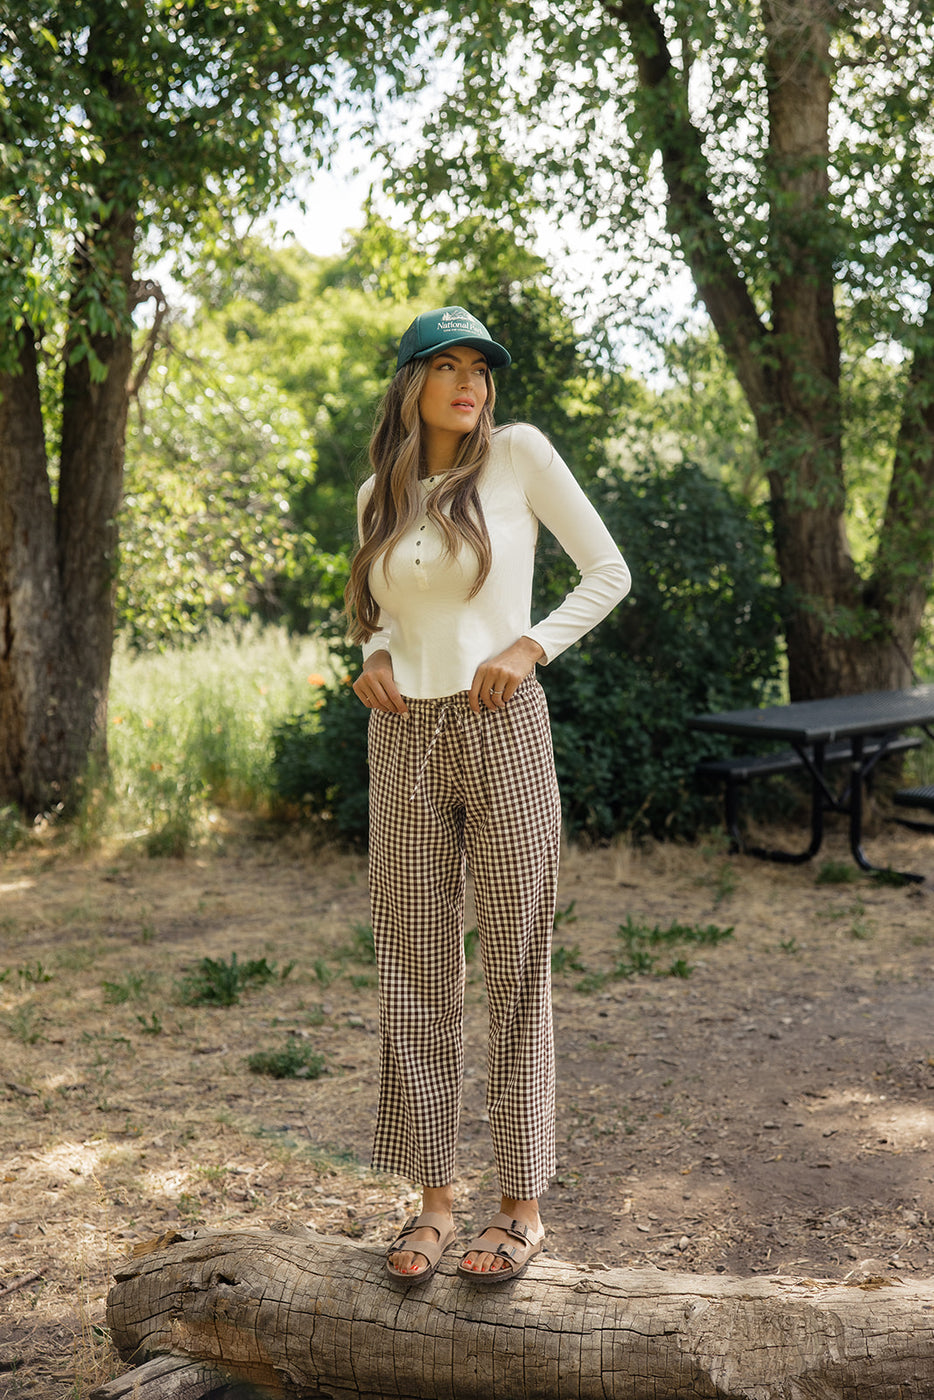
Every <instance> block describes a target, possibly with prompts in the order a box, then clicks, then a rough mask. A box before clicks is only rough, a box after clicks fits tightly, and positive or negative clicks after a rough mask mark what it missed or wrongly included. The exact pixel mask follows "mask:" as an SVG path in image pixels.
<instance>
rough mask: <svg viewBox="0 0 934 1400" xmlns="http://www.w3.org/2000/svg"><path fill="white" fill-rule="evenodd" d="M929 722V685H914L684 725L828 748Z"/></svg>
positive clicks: (932, 694)
mask: <svg viewBox="0 0 934 1400" xmlns="http://www.w3.org/2000/svg"><path fill="white" fill-rule="evenodd" d="M931 723H934V685H918V686H915V687H914V688H913V689H912V690H876V691H870V692H868V693H866V694H864V695H842V696H840V697H838V698H835V699H831V700H798V701H795V702H794V703H793V704H790V705H767V706H765V707H764V708H762V709H754V710H724V711H722V712H721V713H719V714H712V715H695V716H693V717H692V718H691V719H690V720H688V724H689V725H690V727H691V728H692V729H709V730H713V731H715V732H716V733H718V734H744V735H746V736H747V737H748V738H756V737H759V738H763V739H786V740H789V741H791V742H792V743H794V742H797V743H799V744H820V743H831V742H832V741H833V740H834V739H849V738H853V737H854V736H856V735H859V734H876V733H884V732H885V731H887V730H893V729H908V728H910V727H911V726H912V725H915V724H931Z"/></svg>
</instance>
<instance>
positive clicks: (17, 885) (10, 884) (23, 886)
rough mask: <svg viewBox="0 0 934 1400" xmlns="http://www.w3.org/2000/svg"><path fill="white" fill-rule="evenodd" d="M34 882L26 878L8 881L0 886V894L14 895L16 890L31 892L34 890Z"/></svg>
mask: <svg viewBox="0 0 934 1400" xmlns="http://www.w3.org/2000/svg"><path fill="white" fill-rule="evenodd" d="M35 884H36V882H35V880H30V879H28V878H27V877H26V876H24V877H23V879H22V880H8V881H6V883H5V884H2V885H0V894H14V893H15V892H16V891H17V890H31V889H34V888H35Z"/></svg>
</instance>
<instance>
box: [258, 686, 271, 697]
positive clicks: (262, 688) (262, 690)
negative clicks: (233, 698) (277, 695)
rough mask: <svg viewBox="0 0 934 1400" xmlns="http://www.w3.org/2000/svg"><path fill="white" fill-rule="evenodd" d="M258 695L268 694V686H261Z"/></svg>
mask: <svg viewBox="0 0 934 1400" xmlns="http://www.w3.org/2000/svg"><path fill="white" fill-rule="evenodd" d="M259 693H260V695H268V694H269V686H268V685H261V686H260V688H259Z"/></svg>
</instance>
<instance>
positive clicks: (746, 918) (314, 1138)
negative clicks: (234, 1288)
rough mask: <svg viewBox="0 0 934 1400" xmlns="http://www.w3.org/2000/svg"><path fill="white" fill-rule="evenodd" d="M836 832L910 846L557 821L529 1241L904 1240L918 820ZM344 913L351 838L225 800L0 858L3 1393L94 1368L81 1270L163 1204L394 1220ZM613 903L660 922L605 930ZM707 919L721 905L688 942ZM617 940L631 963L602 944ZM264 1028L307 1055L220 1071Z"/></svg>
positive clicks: (920, 1261)
mask: <svg viewBox="0 0 934 1400" xmlns="http://www.w3.org/2000/svg"><path fill="white" fill-rule="evenodd" d="M867 844H868V845H869V848H870V849H871V852H872V854H873V856H874V858H875V859H878V860H880V861H884V860H887V861H889V862H891V863H892V864H893V865H895V866H897V867H899V868H902V869H905V868H907V869H914V870H920V871H925V870H926V871H928V872H930V875H931V877H932V879H931V880H929V881H928V882H926V883H925V884H924V885H921V886H919V885H902V886H893V885H889V884H883V883H879V882H877V881H875V880H872V879H869V878H867V877H865V876H859V877H858V878H854V879H849V880H841V881H839V882H829V881H828V879H827V877H828V876H833V875H838V876H843V875H847V876H855V868H854V867H852V866H851V863H850V862H849V857H848V855H847V853H846V849H845V846H844V844H843V841H842V837H841V835H840V833H837V832H835V833H833V835H832V837H831V839H830V840H829V841H828V843H827V846H826V847H825V851H824V852H822V854H821V856H820V857H819V858H818V860H817V861H816V862H814V863H813V865H811V866H806V867H801V866H780V865H771V864H764V863H762V862H758V861H755V860H752V859H748V858H741V857H734V858H730V857H728V856H727V855H726V854H725V853H724V848H723V846H722V844H719V843H717V842H716V841H713V842H712V843H711V844H710V845H709V846H698V847H692V848H688V847H682V846H674V845H652V846H647V847H645V848H642V849H631V848H629V847H627V846H624V845H620V846H618V847H615V848H611V849H602V850H579V849H574V848H572V849H569V850H567V851H566V852H565V856H564V860H563V868H562V882H561V893H560V898H559V918H558V923H557V927H556V931H555V949H556V954H555V969H556V971H555V990H554V1003H555V1018H556V1032H557V1044H558V1071H559V1111H558V1149H559V1172H558V1177H557V1181H556V1182H555V1184H554V1186H553V1188H552V1189H551V1190H550V1191H549V1192H548V1194H547V1196H546V1197H545V1199H544V1201H543V1216H544V1219H545V1222H546V1224H547V1227H548V1232H549V1249H550V1251H551V1253H552V1254H553V1255H556V1256H558V1257H560V1258H563V1259H570V1260H576V1261H589V1262H591V1263H594V1264H596V1263H599V1262H600V1261H602V1262H603V1263H605V1264H607V1265H621V1266H622V1265H636V1266H654V1267H656V1268H660V1269H668V1270H673V1271H687V1272H704V1273H707V1272H714V1271H719V1272H726V1273H729V1274H735V1275H740V1276H748V1275H750V1274H755V1273H767V1274H776V1273H784V1274H786V1275H788V1274H793V1275H809V1276H811V1277H820V1278H842V1277H844V1276H845V1275H846V1274H848V1273H849V1272H850V1271H852V1270H854V1269H855V1270H861V1269H869V1270H871V1271H872V1272H873V1273H891V1274H897V1275H899V1276H902V1277H904V1276H905V1275H906V1274H911V1273H914V1274H918V1275H922V1276H928V1275H930V1274H931V1273H932V1271H934V1228H932V1226H934V1195H932V1182H934V1165H932V1159H931V1153H930V1146H931V1145H934V1015H932V1008H934V999H932V992H934V896H932V893H931V888H932V884H934V839H932V838H931V837H929V836H918V835H911V834H909V833H907V832H905V831H902V830H900V829H897V828H892V827H884V828H883V827H880V828H879V829H878V831H876V832H875V833H873V834H872V835H871V839H870V840H869V841H868V843H867ZM368 917H369V916H368V909H367V894H366V873H365V865H364V861H363V859H362V858H360V857H358V856H352V855H342V854H337V853H335V852H333V851H332V850H328V849H324V850H321V849H319V850H314V849H312V848H311V847H310V846H307V845H305V846H303V845H302V843H301V842H300V841H298V840H297V839H295V838H287V839H283V840H279V841H275V842H274V841H270V840H268V839H260V838H259V837H258V836H256V835H255V834H254V836H253V837H251V836H250V834H249V833H244V832H239V833H237V834H236V835H231V836H230V837H229V839H228V840H227V843H226V846H224V845H223V844H220V845H219V846H218V848H217V849H216V850H214V849H212V850H211V851H204V852H202V853H200V854H196V855H193V856H190V857H189V858H188V859H186V860H184V861H153V860H149V859H147V858H145V857H144V856H141V855H139V854H136V853H133V852H130V851H126V850H122V851H116V852H108V853H105V854H100V853H98V854H96V855H93V856H89V857H86V858H77V857H75V856H63V855H62V854H61V853H60V852H59V853H55V852H54V851H46V850H38V849H32V848H30V849H27V850H25V851H20V852H17V853H16V854H14V855H13V856H10V857H7V859H6V860H5V862H4V863H3V865H2V866H0V1143H2V1148H0V1396H2V1397H4V1400H6V1397H12V1396H16V1397H20V1396H23V1397H35V1398H37V1400H38V1397H41V1400H64V1397H66V1396H67V1397H82V1396H86V1395H87V1394H88V1393H89V1391H90V1389H92V1388H93V1386H94V1384H96V1383H98V1382H99V1381H100V1380H101V1379H102V1378H104V1377H106V1376H108V1375H112V1374H115V1373H116V1372H118V1371H119V1369H120V1363H119V1361H118V1360H117V1359H116V1358H115V1357H114V1356H113V1354H112V1353H111V1352H110V1349H109V1342H108V1338H107V1334H106V1330H105V1328H104V1325H103V1324H104V1300H105V1298H106V1293H107V1289H108V1286H109V1281H110V1275H111V1272H112V1270H113V1268H114V1266H115V1264H116V1263H117V1262H118V1261H119V1260H120V1259H121V1258H123V1257H124V1256H125V1255H126V1254H128V1253H129V1252H130V1251H131V1249H132V1248H133V1246H134V1244H135V1243H137V1242H139V1241H140V1240H144V1239H147V1238H150V1237H152V1236H155V1235H157V1234H161V1233H162V1232H164V1231H165V1230H166V1229H167V1228H168V1227H170V1226H171V1227H174V1228H176V1229H185V1228H193V1227H199V1226H203V1227H205V1228H210V1229H225V1230H226V1229H230V1230H236V1229H238V1228H240V1227H243V1226H245V1225H250V1226H270V1227H273V1226H276V1225H277V1224H281V1223H283V1222H286V1221H287V1222H294V1221H296V1220H298V1221H302V1222H305V1223H307V1224H309V1225H311V1226H313V1227H314V1228H316V1229H318V1230H321V1231H325V1232H328V1233H343V1234H346V1235H348V1236H351V1237H353V1238H356V1239H365V1240H368V1241H369V1240H374V1241H375V1240H385V1239H388V1238H389V1237H390V1236H391V1235H392V1233H393V1230H394V1227H395V1226H396V1224H397V1223H398V1222H400V1221H401V1220H402V1219H403V1217H404V1216H405V1215H406V1214H407V1213H408V1212H409V1211H410V1209H411V1208H412V1206H413V1205H414V1203H415V1195H414V1192H413V1190H412V1188H411V1186H410V1185H409V1184H408V1183H406V1182H401V1181H397V1180H395V1179H390V1178H386V1177H381V1176H378V1175H376V1174H374V1173H372V1172H371V1171H370V1170H369V1169H368V1167H367V1165H366V1163H367V1159H368V1151H369V1143H370V1136H371V1130H372V1125H373V1117H374V1109H375V1092H376V1090H375V1084H376V1057H377V1034H376V1028H377V1005H376V986H375V976H374V972H373V967H372V963H371V962H369V961H367V944H366V929H367V925H368ZM627 920H629V921H631V926H632V925H638V926H639V927H640V928H641V929H643V931H645V930H646V929H651V928H654V927H657V928H658V929H659V930H661V931H663V932H664V931H666V930H668V929H670V927H671V925H672V924H678V925H681V926H682V932H681V936H680V938H679V939H677V940H675V941H671V940H669V941H668V942H662V943H656V944H654V945H653V944H651V943H649V942H647V941H646V939H645V938H644V937H643V939H642V940H641V941H637V942H636V943H633V944H632V945H631V947H629V948H628V949H627V945H626V942H625V939H623V938H621V936H620V934H619V928H620V925H621V924H625V923H626V921H627ZM710 926H714V928H715V929H719V930H727V929H732V935H731V936H730V937H720V938H719V941H717V937H718V936H717V935H710V934H708V941H707V942H703V941H700V934H701V932H702V931H703V930H705V929H708V928H709V927H710ZM633 948H636V949H641V950H642V951H643V953H644V954H645V955H646V956H645V957H644V958H643V967H644V970H643V971H642V972H641V973H633V974H632V975H630V976H628V977H626V976H622V975H617V974H618V973H619V964H620V962H621V960H622V961H623V962H624V963H628V965H629V966H630V968H631V965H632V956H631V955H632V949H633ZM234 953H236V955H237V958H238V961H239V963H240V965H241V967H242V966H243V965H244V964H246V963H248V962H249V961H250V960H257V959H264V958H265V959H266V961H267V965H270V966H271V965H274V966H275V970H276V975H275V977H274V979H273V980H270V981H268V982H266V983H265V984H264V985H260V984H256V985H254V986H252V987H251V988H248V989H246V990H245V991H244V992H243V994H242V996H241V998H240V1001H239V1003H238V1004H236V1005H234V1006H231V1007H227V1008H225V1007H219V1006H210V1005H196V1006H190V1005H185V1004H184V1002H183V1000H182V992H181V984H182V981H183V979H184V978H185V976H186V975H190V974H191V973H192V972H193V971H194V970H195V969H196V968H197V965H198V963H199V961H200V960H201V959H202V958H205V957H210V958H214V959H216V960H218V961H219V962H223V963H225V964H227V965H229V964H230V960H231V958H232V955H233V954H234ZM652 958H654V959H655V961H654V964H651V965H650V959H652ZM293 963H294V966H291V968H290V965H291V964H293ZM673 966H674V968H675V971H676V973H680V974H682V975H670V973H671V969H672V967H673ZM289 968H290V970H289ZM469 969H470V973H469V982H468V995H467V1035H468V1071H467V1080H466V1087H465V1103H464V1114H463V1124H462V1134H461V1153H460V1167H459V1177H458V1181H457V1189H458V1210H459V1217H460V1223H461V1225H462V1230H463V1234H464V1236H465V1237H466V1235H467V1234H468V1232H470V1230H471V1229H472V1227H474V1226H478V1225H480V1224H481V1223H482V1221H483V1219H484V1217H485V1216H486V1215H487V1214H488V1212H490V1211H491V1209H494V1208H495V1198H496V1180H495V1175H494V1173H493V1171H492V1168H491V1160H490V1151H489V1144H488V1137H487V1129H486V1124H485V1121H484V1104H483V1064H484V1046H483V1042H484V1037H485V1012H484V1002H483V988H482V973H481V970H480V959H479V954H477V953H476V952H475V953H474V954H473V956H472V958H471V960H470V963H469ZM285 972H287V975H285V976H283V975H282V974H283V973H285ZM287 1045H291V1047H292V1048H293V1050H294V1049H295V1048H296V1047H302V1046H304V1047H307V1048H310V1049H313V1050H314V1051H317V1052H319V1053H320V1054H321V1055H322V1056H323V1057H324V1065H325V1070H326V1072H325V1073H324V1074H323V1075H322V1076H321V1077H319V1078H316V1079H309V1078H298V1079H295V1078H291V1079H274V1078H271V1077H269V1076H266V1075H260V1074H256V1073H251V1072H250V1070H249V1068H248V1066H247V1063H246V1057H247V1055H248V1054H250V1053H252V1052H254V1051H257V1050H263V1049H270V1050H282V1049H283V1048H284V1047H286V1046H287ZM867 1261H869V1262H868V1263H867ZM18 1284H22V1285H23V1286H20V1287H17V1285H18ZM4 1289H6V1290H10V1289H12V1291H7V1292H6V1293H4Z"/></svg>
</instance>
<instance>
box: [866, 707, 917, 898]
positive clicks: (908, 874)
mask: <svg viewBox="0 0 934 1400" xmlns="http://www.w3.org/2000/svg"><path fill="white" fill-rule="evenodd" d="M883 751H884V750H883ZM879 757H880V754H876V755H875V756H874V757H873V759H871V760H870V763H869V764H868V765H866V764H864V762H863V737H862V735H861V734H857V735H854V737H853V758H852V760H851V763H850V773H851V778H850V792H849V807H850V850H851V851H852V852H853V859H854V860H855V861H856V864H857V865H858V866H859V867H860V869H861V870H870V871H873V872H875V871H880V870H885V871H887V873H888V874H890V875H900V876H901V878H902V879H903V880H914V881H917V882H918V883H920V882H921V881H923V880H924V878H925V877H924V876H923V875H916V874H914V873H913V872H912V871H910V870H892V869H891V867H890V866H882V865H873V863H872V861H871V860H869V858H868V857H867V855H866V853H865V851H864V850H863V783H864V781H865V778H866V775H867V772H868V771H869V769H871V768H872V767H874V765H875V762H876V760H877V759H878V758H879Z"/></svg>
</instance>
